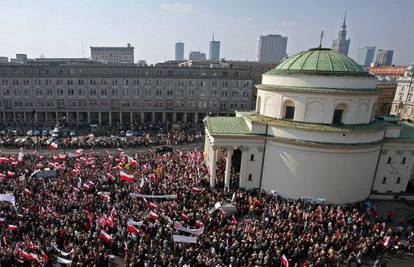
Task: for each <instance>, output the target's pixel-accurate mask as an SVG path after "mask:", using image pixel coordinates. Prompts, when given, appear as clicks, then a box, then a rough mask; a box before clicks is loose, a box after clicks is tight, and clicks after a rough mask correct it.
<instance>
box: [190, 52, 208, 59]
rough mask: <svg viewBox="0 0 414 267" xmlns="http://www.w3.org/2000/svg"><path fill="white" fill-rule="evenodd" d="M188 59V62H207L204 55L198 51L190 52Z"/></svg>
mask: <svg viewBox="0 0 414 267" xmlns="http://www.w3.org/2000/svg"><path fill="white" fill-rule="evenodd" d="M188 58H189V60H194V61H205V60H207V58H206V53H203V52H200V51H191V52H190V55H189V56H188Z"/></svg>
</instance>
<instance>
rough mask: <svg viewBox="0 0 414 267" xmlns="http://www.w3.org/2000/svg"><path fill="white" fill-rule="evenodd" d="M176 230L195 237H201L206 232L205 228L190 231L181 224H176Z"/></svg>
mask: <svg viewBox="0 0 414 267" xmlns="http://www.w3.org/2000/svg"><path fill="white" fill-rule="evenodd" d="M174 229H175V230H178V231H183V232H187V233H190V234H193V235H201V234H202V233H203V232H204V227H201V228H199V229H189V228H186V227H184V226H183V225H182V224H181V223H180V222H177V221H176V222H174Z"/></svg>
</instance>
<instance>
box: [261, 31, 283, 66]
mask: <svg viewBox="0 0 414 267" xmlns="http://www.w3.org/2000/svg"><path fill="white" fill-rule="evenodd" d="M286 45H287V37H285V36H281V35H279V34H269V35H260V37H259V51H258V54H257V61H259V62H261V63H271V64H278V63H279V62H280V61H282V59H284V58H285V57H286Z"/></svg>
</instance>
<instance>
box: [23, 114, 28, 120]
mask: <svg viewBox="0 0 414 267" xmlns="http://www.w3.org/2000/svg"><path fill="white" fill-rule="evenodd" d="M23 120H24V122H27V116H26V112H23Z"/></svg>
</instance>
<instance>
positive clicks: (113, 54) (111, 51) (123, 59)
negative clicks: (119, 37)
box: [91, 44, 134, 64]
mask: <svg viewBox="0 0 414 267" xmlns="http://www.w3.org/2000/svg"><path fill="white" fill-rule="evenodd" d="M91 59H92V60H95V61H99V62H102V63H109V64H119V63H130V64H133V63H134V47H133V46H131V44H127V46H126V47H93V46H91Z"/></svg>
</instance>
